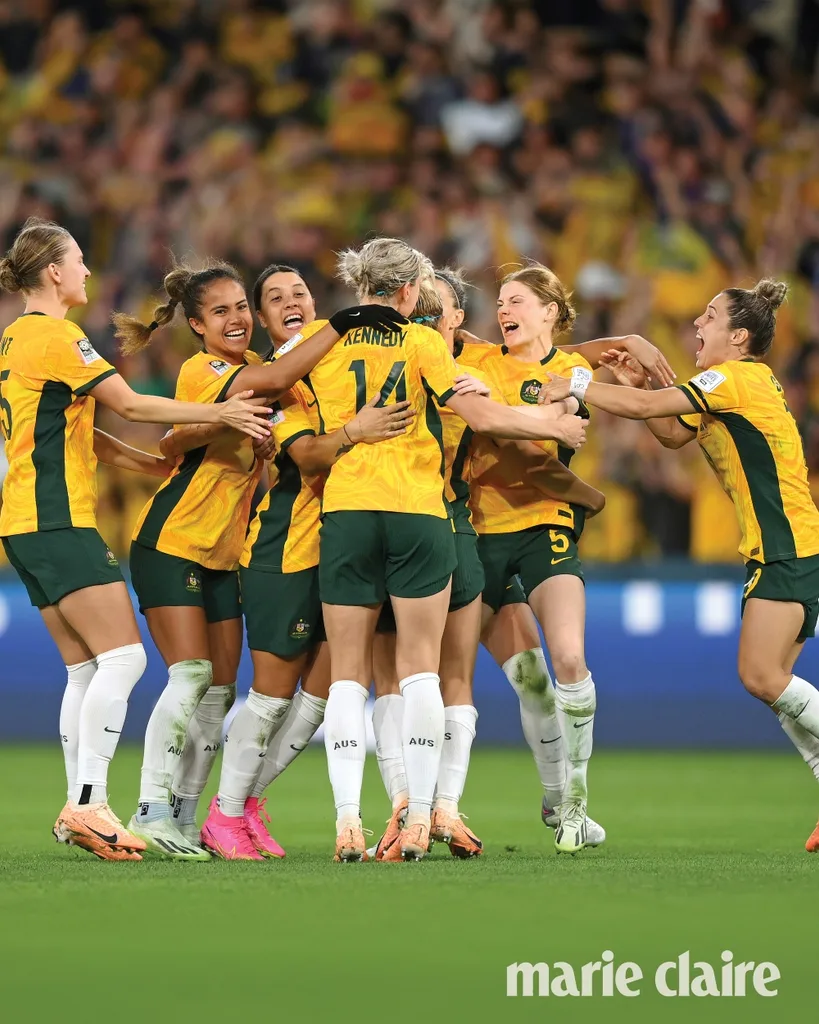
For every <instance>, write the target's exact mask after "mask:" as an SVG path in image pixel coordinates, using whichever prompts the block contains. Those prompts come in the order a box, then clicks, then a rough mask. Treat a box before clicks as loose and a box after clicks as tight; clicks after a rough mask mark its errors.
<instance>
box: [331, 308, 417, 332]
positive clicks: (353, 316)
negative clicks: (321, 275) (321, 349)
mask: <svg viewBox="0 0 819 1024" xmlns="http://www.w3.org/2000/svg"><path fill="white" fill-rule="evenodd" d="M408 323H409V320H407V318H406V317H405V316H402V314H401V313H399V312H398V310H397V309H393V308H392V306H379V305H378V304H377V303H371V304H368V305H366V306H350V307H349V308H348V309H340V310H339V311H338V312H337V313H333V315H332V316H331V317H330V326H331V327H332V328H333V330H334V331H335V332H336V334H338V335H339V337H341V336H342V335H344V334H346V333H347V332H348V331H352V330H353V329H354V328H356V327H376V328H378V330H381V331H385V332H390V331H394V330H396V329H397V328H399V327H403V326H404V325H405V324H408Z"/></svg>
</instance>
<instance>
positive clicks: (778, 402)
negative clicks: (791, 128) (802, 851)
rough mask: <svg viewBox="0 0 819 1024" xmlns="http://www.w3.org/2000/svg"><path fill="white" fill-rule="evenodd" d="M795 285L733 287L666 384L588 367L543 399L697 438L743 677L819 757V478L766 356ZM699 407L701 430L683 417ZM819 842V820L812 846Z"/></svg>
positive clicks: (682, 439)
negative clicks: (650, 387)
mask: <svg viewBox="0 0 819 1024" xmlns="http://www.w3.org/2000/svg"><path fill="white" fill-rule="evenodd" d="M786 290H787V286H786V285H784V284H782V283H781V282H777V281H772V280H770V279H767V278H766V279H763V280H761V281H759V282H758V283H757V284H756V285H755V287H754V288H751V289H746V288H728V289H726V290H725V291H723V292H720V294H719V295H717V296H715V297H714V298H713V299H712V300H711V302H709V303H708V306H707V307H706V309H705V312H704V313H703V314H702V315H701V316H700V317H698V318H697V319H696V320H695V321H694V325H695V326H696V328H697V341H698V342H699V347H698V349H697V367H698V368H699V370H700V372H699V373H697V374H696V375H695V376H694V377H692V378H691V379H690V380H689V381H688V382H687V383H686V384H680V385H678V386H677V387H676V388H667V389H664V390H662V391H646V390H641V389H637V388H630V387H613V386H611V385H607V384H596V383H593V382H592V381H591V375H590V374H589V372H588V371H586V370H584V369H583V368H582V367H581V368H575V369H573V370H572V373H571V377H569V378H567V377H564V376H557V375H550V377H551V379H550V381H549V382H548V383H547V384H545V385H544V388H543V398H544V400H546V401H557V400H560V399H562V398H564V397H565V396H566V395H568V394H570V393H571V394H574V395H575V397H576V398H577V399H578V400H579V401H585V402H587V403H588V404H589V405H593V406H597V407H598V408H600V409H604V410H606V411H607V412H610V413H613V414H615V415H617V416H625V417H626V418H628V419H638V420H646V421H647V423H648V426H649V428H650V429H651V431H652V432H653V433H654V434H655V436H657V437H658V438H659V439H660V441H661V443H662V444H663V445H665V447H667V448H681V447H682V446H683V445H684V444H688V443H689V442H690V441H692V440H693V439H694V438H695V437H696V439H697V442H698V443H699V445H700V447H701V448H702V450H703V452H704V454H705V456H706V458H707V459H708V461H709V463H710V464H711V466H712V467H713V469H714V471H715V473H716V474H717V477H718V479H719V481H720V483H721V484H722V485H723V487H724V488H725V491H726V493H727V494H728V496H729V497H730V498H731V500H732V502H733V503H734V507H735V509H736V512H737V518H738V519H739V524H740V527H741V530H742V541H741V543H740V548H739V552H740V554H741V555H742V557H743V559H744V560H745V565H746V582H745V591H744V595H743V600H742V630H741V633H740V640H739V660H738V666H739V676H740V679H741V680H742V683H743V685H744V686H745V688H746V690H748V692H749V693H750V694H752V695H753V696H754V697H757V698H758V699H759V700H761V701H763V702H764V703H765V704H767V705H769V706H770V707H771V708H772V709H773V710H774V712H776V714H777V717H778V718H779V721H780V722H781V724H782V727H783V728H784V730H785V732H786V733H787V734H788V736H789V737H790V738H791V740H792V742H793V743H794V745H795V746H796V747H797V749H798V750H799V752H800V753H801V754H802V756H803V757H804V758H805V760H807V761H811V760H814V759H815V758H816V757H817V755H819V692H817V690H816V689H815V688H814V687H813V686H812V685H811V684H810V683H809V682H808V681H807V680H805V679H802V678H800V677H799V676H797V675H795V674H794V672H793V668H794V665H795V663H796V660H797V658H798V657H799V654H800V653H801V650H802V644H803V643H804V641H805V640H806V639H807V638H808V637H810V636H813V634H814V632H815V630H816V621H817V616H818V615H819V511H817V509H816V506H815V505H814V503H813V499H812V497H811V492H810V487H809V485H808V475H807V467H806V465H805V458H804V454H803V449H802V440H801V438H800V436H799V430H798V428H797V426H796V422H795V420H794V418H793V416H792V415H791V413H790V410H789V409H788V405H787V402H786V401H785V395H784V392H783V389H782V386H781V384H780V383H779V381H778V380H777V379H776V377H775V376H774V375H773V374H772V373H771V370H770V367H768V366H766V365H765V363H764V362H763V359H764V357H765V356H766V355H767V353H768V352H769V350H770V348H771V345H772V344H773V340H774V332H775V329H776V310H777V309H778V308H779V306H780V305H781V303H782V300H783V299H784V297H785V294H786ZM692 409H693V411H694V412H695V413H696V414H697V415H698V416H699V425H698V427H697V428H696V429H694V428H693V427H690V426H689V425H687V424H686V423H685V422H684V421H683V420H682V419H680V417H682V416H684V415H690V414H691V411H692ZM807 848H808V850H810V851H816V850H818V849H819V826H817V829H816V830H815V831H814V833H813V835H812V836H811V837H810V839H809V840H808V843H807Z"/></svg>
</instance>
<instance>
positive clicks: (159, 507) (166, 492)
mask: <svg viewBox="0 0 819 1024" xmlns="http://www.w3.org/2000/svg"><path fill="white" fill-rule="evenodd" d="M207 450H208V448H207V445H202V447H201V448H194V449H193V451H189V452H186V453H185V457H184V458H183V459H182V463H181V465H180V466H179V471H178V473H177V474H176V476H172V477H171V478H170V479H169V480H168V482H167V483H166V484H165V485H164V486H162V487H160V488H159V490H158V491H157V492H156V494H155V495H154V496H153V498H152V499H151V507H150V508H149V509H148V513H147V515H146V516H145V519H144V521H143V523H142V526H141V527H140V530H139V533H138V534H137V536H136V537H135V538H134V539H135V540H136V541H137V542H138V543H139V544H144V545H145V547H149V548H155V547H156V545H157V544H158V543H159V535H160V533H162V529H163V527H164V526H165V523H166V522H167V521H168V519H169V518H170V517H171V515H172V514H173V511H174V509H175V508H176V506H177V505H178V504H179V503H180V501H182V499H183V498H184V497H185V492H186V491H187V489H188V487H189V486H190V485H191V482H192V481H193V478H194V476H195V475H196V471H197V470H198V469H199V467H200V466H201V465H202V462H203V460H204V458H205V455H206V453H207Z"/></svg>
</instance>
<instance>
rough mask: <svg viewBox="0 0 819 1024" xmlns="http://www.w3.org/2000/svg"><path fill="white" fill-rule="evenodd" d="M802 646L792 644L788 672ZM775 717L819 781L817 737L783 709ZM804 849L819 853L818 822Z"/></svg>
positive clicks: (792, 666)
mask: <svg viewBox="0 0 819 1024" xmlns="http://www.w3.org/2000/svg"><path fill="white" fill-rule="evenodd" d="M803 648H804V640H800V641H799V642H798V643H795V644H794V645H793V648H792V650H791V652H790V654H789V655H788V657H787V659H786V662H785V666H784V668H785V671H786V672H787V673H788V674H793V669H794V666H795V665H796V662H797V659H798V658H799V655H800V654H801V653H802V650H803ZM776 717H777V719H778V720H779V724H780V725H781V726H782V730H783V732H784V733H785V735H786V736H787V737H788V739H789V740H790V741H791V743H793V745H794V746H795V747H796V749H797V750H798V751H799V754H800V756H801V758H802V760H803V761H804V762H805V764H806V765H807V766H808V768H810V770H811V773H812V774H813V777H814V778H815V779H816V781H817V782H819V739H816V737H815V736H812V735H811V734H810V733H809V732H808V731H807V729H805V728H803V727H802V726H801V725H800V724H799V723H798V722H796V721H794V719H792V718H790V717H789V716H788V715H786V714H785V712H784V711H779V712H777V713H776ZM805 849H806V850H807V851H808V853H819V823H817V825H816V828H815V829H814V830H813V832H812V833H811V834H810V836H809V837H808V840H807V842H806V843H805Z"/></svg>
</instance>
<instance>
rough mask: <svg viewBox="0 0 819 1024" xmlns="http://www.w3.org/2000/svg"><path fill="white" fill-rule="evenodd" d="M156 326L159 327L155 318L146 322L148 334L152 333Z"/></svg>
mask: <svg viewBox="0 0 819 1024" xmlns="http://www.w3.org/2000/svg"><path fill="white" fill-rule="evenodd" d="M157 327H159V324H158V323H157V322H156V320H152V321H151V322H150V323H149V324H148V332H149V333H150V334H153V333H154V331H155V330H156V329H157Z"/></svg>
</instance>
